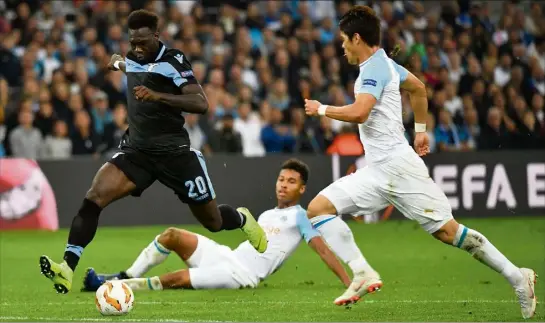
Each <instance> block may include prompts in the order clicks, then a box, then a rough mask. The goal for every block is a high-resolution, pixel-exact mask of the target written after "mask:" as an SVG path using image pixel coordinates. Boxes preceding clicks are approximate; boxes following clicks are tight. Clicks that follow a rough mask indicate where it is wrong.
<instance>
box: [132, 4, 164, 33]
mask: <svg viewBox="0 0 545 323" xmlns="http://www.w3.org/2000/svg"><path fill="white" fill-rule="evenodd" d="M127 25H128V26H129V29H132V30H135V29H140V28H146V27H147V28H149V29H150V30H151V31H153V32H155V31H156V30H157V26H158V25H159V16H157V15H156V14H155V13H153V12H151V11H147V10H144V9H140V10H136V11H133V12H131V14H130V15H129V19H128V21H127Z"/></svg>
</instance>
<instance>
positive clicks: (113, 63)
mask: <svg viewBox="0 0 545 323" xmlns="http://www.w3.org/2000/svg"><path fill="white" fill-rule="evenodd" d="M108 69H109V70H111V71H122V72H123V73H126V70H125V59H124V58H123V56H121V55H119V54H113V55H112V58H110V62H109V63H108Z"/></svg>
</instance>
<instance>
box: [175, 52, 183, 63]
mask: <svg viewBox="0 0 545 323" xmlns="http://www.w3.org/2000/svg"><path fill="white" fill-rule="evenodd" d="M174 58H176V60H178V62H180V64H183V63H184V55H182V54H176V56H174Z"/></svg>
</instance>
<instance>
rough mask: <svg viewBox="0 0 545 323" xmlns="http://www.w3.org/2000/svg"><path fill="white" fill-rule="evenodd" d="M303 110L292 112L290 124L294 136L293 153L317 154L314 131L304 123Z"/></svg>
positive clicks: (318, 147) (317, 145) (317, 148)
mask: <svg viewBox="0 0 545 323" xmlns="http://www.w3.org/2000/svg"><path fill="white" fill-rule="evenodd" d="M305 121H306V120H305V110H303V109H300V108H297V109H294V110H292V116H291V122H292V127H293V133H294V135H295V147H294V150H293V151H294V152H297V153H319V152H320V146H319V144H318V141H317V140H316V138H315V132H316V131H315V130H314V129H313V127H311V126H310V125H309V124H308V123H306V122H305Z"/></svg>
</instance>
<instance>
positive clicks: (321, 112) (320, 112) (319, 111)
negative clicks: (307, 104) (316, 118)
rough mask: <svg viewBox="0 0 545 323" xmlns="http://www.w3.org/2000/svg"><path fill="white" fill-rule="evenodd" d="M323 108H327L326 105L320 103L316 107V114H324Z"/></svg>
mask: <svg viewBox="0 0 545 323" xmlns="http://www.w3.org/2000/svg"><path fill="white" fill-rule="evenodd" d="M325 110H327V105H324V104H322V105H320V106H319V107H318V114H319V115H321V116H325Z"/></svg>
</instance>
